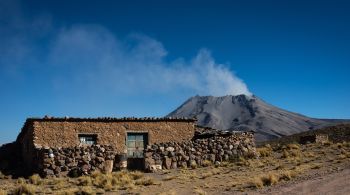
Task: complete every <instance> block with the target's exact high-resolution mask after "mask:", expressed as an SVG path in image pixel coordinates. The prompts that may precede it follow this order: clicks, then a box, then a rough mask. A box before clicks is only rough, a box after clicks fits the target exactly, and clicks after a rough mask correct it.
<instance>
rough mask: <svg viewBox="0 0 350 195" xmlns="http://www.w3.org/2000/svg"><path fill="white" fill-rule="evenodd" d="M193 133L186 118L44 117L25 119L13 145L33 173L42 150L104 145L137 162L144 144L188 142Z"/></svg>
mask: <svg viewBox="0 0 350 195" xmlns="http://www.w3.org/2000/svg"><path fill="white" fill-rule="evenodd" d="M194 132H195V119H187V118H70V117H65V118H53V117H44V118H28V119H27V120H26V122H25V124H24V126H23V128H22V130H21V132H20V134H19V136H18V137H17V141H16V142H17V143H19V145H20V146H21V156H22V160H23V162H25V165H26V167H27V168H28V169H31V170H33V171H34V172H35V171H36V170H38V169H43V168H45V167H42V166H40V164H43V163H44V162H43V161H45V157H43V156H42V152H40V151H42V150H45V149H46V150H48V149H50V150H51V149H52V150H55V151H56V149H60V148H74V147H84V146H89V145H106V146H109V147H111V148H112V149H111V150H113V152H114V153H115V154H120V153H123V152H126V151H127V156H128V158H131V159H132V158H135V159H137V158H142V157H143V151H144V149H145V148H146V146H147V145H152V144H156V143H161V142H182V141H187V140H191V139H192V138H193V136H194ZM52 150H51V152H52ZM52 155H53V154H52ZM46 156H47V155H46ZM55 158H56V157H55ZM57 158H59V157H57ZM89 158H90V157H89ZM38 166H39V167H38Z"/></svg>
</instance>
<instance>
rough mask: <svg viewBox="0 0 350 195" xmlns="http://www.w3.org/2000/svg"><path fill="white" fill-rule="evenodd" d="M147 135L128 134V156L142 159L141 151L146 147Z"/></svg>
mask: <svg viewBox="0 0 350 195" xmlns="http://www.w3.org/2000/svg"><path fill="white" fill-rule="evenodd" d="M147 140H148V136H147V133H128V136H127V143H126V145H127V148H128V156H129V157H134V158H142V157H143V150H144V149H145V147H146V145H147Z"/></svg>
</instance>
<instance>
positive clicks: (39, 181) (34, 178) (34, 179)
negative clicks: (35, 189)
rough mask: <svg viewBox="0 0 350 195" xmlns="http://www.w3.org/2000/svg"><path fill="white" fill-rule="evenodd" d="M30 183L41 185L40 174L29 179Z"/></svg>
mask: <svg viewBox="0 0 350 195" xmlns="http://www.w3.org/2000/svg"><path fill="white" fill-rule="evenodd" d="M29 182H30V183H31V184H34V185H40V184H41V183H42V181H41V177H40V176H39V175H38V174H34V175H32V176H30V177H29Z"/></svg>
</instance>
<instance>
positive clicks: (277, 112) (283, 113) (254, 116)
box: [168, 95, 350, 142]
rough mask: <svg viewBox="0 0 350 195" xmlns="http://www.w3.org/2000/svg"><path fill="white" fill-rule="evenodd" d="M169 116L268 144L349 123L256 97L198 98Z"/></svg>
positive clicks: (191, 99)
mask: <svg viewBox="0 0 350 195" xmlns="http://www.w3.org/2000/svg"><path fill="white" fill-rule="evenodd" d="M168 117H190V118H191V117H196V118H197V119H198V122H197V124H198V125H200V126H205V127H211V128H214V129H221V130H229V131H236V130H253V131H255V132H256V140H257V141H258V142H260V141H266V140H271V139H275V138H279V137H282V136H286V135H292V134H296V133H300V132H304V131H308V130H312V129H319V128H322V127H326V126H330V125H334V124H338V123H346V122H350V121H349V120H326V119H315V118H310V117H307V116H304V115H301V114H298V113H293V112H289V111H287V110H283V109H281V108H278V107H275V106H273V105H271V104H268V103H266V102H264V101H263V100H261V99H260V98H258V97H256V96H246V95H238V96H232V95H228V96H223V97H213V96H195V97H192V98H190V99H188V100H187V101H186V102H185V103H183V104H182V105H181V106H180V107H179V108H177V109H176V110H175V111H173V112H171V113H170V114H169V115H168Z"/></svg>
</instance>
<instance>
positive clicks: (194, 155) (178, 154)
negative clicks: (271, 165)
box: [145, 132, 256, 171]
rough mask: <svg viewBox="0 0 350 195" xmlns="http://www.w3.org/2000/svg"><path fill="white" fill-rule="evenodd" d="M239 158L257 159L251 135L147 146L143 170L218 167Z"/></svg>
mask: <svg viewBox="0 0 350 195" xmlns="http://www.w3.org/2000/svg"><path fill="white" fill-rule="evenodd" d="M239 157H248V158H251V157H256V148H255V143H254V135H253V133H248V132H245V133H234V134H230V135H226V136H214V137H211V138H205V139H195V140H191V141H185V142H180V143H177V142H166V143H160V144H154V145H151V146H148V147H147V149H146V150H145V166H146V167H145V168H146V170H149V171H153V170H155V169H175V168H178V167H179V168H184V167H196V166H202V165H204V164H207V163H208V162H210V163H212V164H220V163H221V162H222V161H232V160H236V159H238V158H239Z"/></svg>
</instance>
